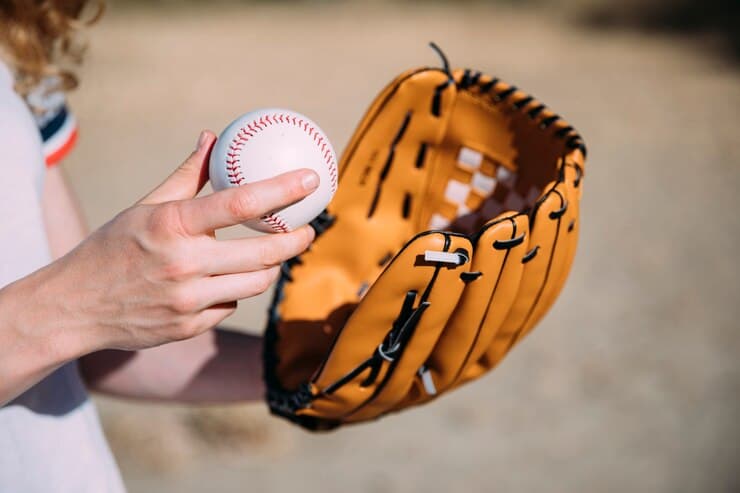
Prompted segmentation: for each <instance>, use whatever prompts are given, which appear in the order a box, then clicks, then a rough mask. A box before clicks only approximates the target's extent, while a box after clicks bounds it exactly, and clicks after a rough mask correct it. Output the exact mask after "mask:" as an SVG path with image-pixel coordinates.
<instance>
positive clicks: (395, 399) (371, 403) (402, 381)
mask: <svg viewBox="0 0 740 493" xmlns="http://www.w3.org/2000/svg"><path fill="white" fill-rule="evenodd" d="M452 238H453V246H452V247H451V249H452V250H453V251H454V250H456V249H460V248H462V249H465V250H467V251H468V252H471V251H472V245H471V244H470V241H469V240H468V239H467V238H464V237H459V236H456V237H452ZM469 265H470V264H469V263H468V264H466V266H465V268H464V269H459V268H458V269H454V270H452V269H449V268H445V267H443V268H442V270H441V271H440V276H439V277H440V279H439V281H438V282H439V285H438V286H439V287H443V289H433V290H432V291H431V293H430V295H429V298H428V299H427V301H428V302H429V304H430V305H429V308H428V309H427V310H426V311H425V312H424V315H423V316H422V317H421V319H420V321H419V324H418V326H417V328H416V330H415V331H414V333H413V335H412V337H411V338H410V340H409V342H408V346H407V348H406V349H405V350H402V351H401V354H400V355H399V358H398V359H397V360H396V361H397V363H396V366H395V368H394V366H393V365H394V363H393V362H392V363H390V364H389V367H388V371H387V373H386V374H385V376H384V377H383V381H381V382H380V383H379V384H378V386H377V388H376V390H375V391H374V395H373V397H371V398H370V399H369V400H368V401H367V403H366V404H365V405H364V406H363V407H362V408H360V409H358V410H357V411H356V412H354V413H352V414H351V415H349V416H348V418H347V420H348V421H350V422H352V421H365V420H367V419H372V418H374V417H376V416H379V415H381V414H384V413H386V412H388V411H389V410H391V409H393V410H395V409H396V408H397V406H398V403H400V402H401V401H403V400H404V399H405V398H406V397H407V396H408V394H409V391H410V390H411V388H412V385H413V384H414V382H415V380H416V378H417V377H418V375H420V374H422V372H423V371H424V363H425V361H427V359H428V358H429V355H430V354H431V352H432V350H433V349H434V346H435V345H436V343H437V341H438V339H439V336H440V335H441V334H442V331H443V330H444V327H445V325H446V323H447V321H448V320H449V317H450V314H451V312H452V311H453V310H454V307H455V305H456V304H457V303H458V302H459V298H460V296H461V295H462V292H463V290H464V286H465V275H464V273H465V272H468V273H469ZM461 274H462V276H461ZM448 282H449V283H451V285H450V286H448V284H447V283H448ZM432 308H434V311H432V310H431V309H432Z"/></svg>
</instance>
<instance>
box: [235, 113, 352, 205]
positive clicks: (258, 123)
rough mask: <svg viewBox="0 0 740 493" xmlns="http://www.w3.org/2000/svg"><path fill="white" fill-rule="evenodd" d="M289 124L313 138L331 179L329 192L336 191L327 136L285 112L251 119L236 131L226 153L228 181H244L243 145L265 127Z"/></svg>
mask: <svg viewBox="0 0 740 493" xmlns="http://www.w3.org/2000/svg"><path fill="white" fill-rule="evenodd" d="M286 123H287V124H289V125H292V126H294V127H297V128H299V129H301V130H303V131H304V132H305V133H306V134H308V136H309V137H311V139H312V140H313V142H314V144H316V147H317V148H318V149H319V151H320V152H321V156H322V158H323V159H324V162H325V163H326V166H327V169H328V171H329V179H330V181H331V183H330V186H331V192H332V193H335V192H336V191H337V180H338V174H337V163H336V161H335V160H334V158H333V153H332V152H331V148H330V147H329V142H328V140H327V138H326V137H325V136H324V135H322V133H321V132H320V131H319V130H318V129H317V128H316V127H314V126H313V125H311V124H310V123H309V122H307V121H306V120H304V119H303V118H300V117H296V116H295V115H289V114H286V113H273V114H271V115H270V114H267V115H262V116H260V117H259V118H258V119H255V120H252V121H251V122H249V123H247V124H245V125H243V126H242V127H241V128H240V129H239V131H238V132H237V133H236V135H235V136H234V138H233V139H232V140H231V143H230V144H229V150H228V152H227V153H226V157H227V159H226V170H227V177H228V179H229V183H231V184H232V185H241V184H242V183H244V181H245V178H244V174H243V172H242V167H241V158H240V154H241V151H242V150H243V149H244V146H245V145H246V144H247V142H249V141H250V140H251V139H252V138H254V137H255V136H256V135H257V134H258V133H260V132H261V131H262V130H265V129H266V128H269V127H271V126H272V125H276V124H286Z"/></svg>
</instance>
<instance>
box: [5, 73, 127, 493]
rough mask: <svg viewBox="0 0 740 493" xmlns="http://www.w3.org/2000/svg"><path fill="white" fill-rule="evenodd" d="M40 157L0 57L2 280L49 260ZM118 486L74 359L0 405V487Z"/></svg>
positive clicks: (117, 489)
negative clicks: (15, 397) (43, 214)
mask: <svg viewBox="0 0 740 493" xmlns="http://www.w3.org/2000/svg"><path fill="white" fill-rule="evenodd" d="M44 160H45V157H44V149H43V147H42V140H41V135H40V133H39V128H38V126H37V124H36V123H35V122H34V119H33V116H32V114H31V112H30V111H29V109H28V107H27V106H26V104H25V102H24V101H23V99H22V98H20V97H19V96H18V95H17V94H16V93H15V91H14V90H13V79H12V77H11V74H10V72H9V70H8V68H7V66H6V65H4V64H3V63H2V62H1V61H0V177H2V181H3V187H2V190H1V191H0V287H2V286H5V285H7V284H9V283H11V282H13V281H15V280H17V279H19V278H21V277H24V276H26V275H28V274H30V273H31V272H33V271H35V270H36V269H38V268H40V267H43V266H44V265H46V264H48V263H49V262H50V261H51V255H50V253H49V247H48V241H47V238H46V232H45V227H44V222H43V216H42V210H41V198H42V192H43V185H44V174H45V170H46V167H45V163H44ZM28 302H30V303H33V300H28ZM0 330H2V326H0ZM123 491H124V486H123V482H122V481H121V477H120V474H119V472H118V468H117V466H116V464H115V461H114V459H113V456H112V454H111V452H110V449H109V448H108V444H107V443H106V441H105V437H104V436H103V433H102V430H101V427H100V422H99V420H98V415H97V412H96V410H95V407H94V406H93V403H92V402H91V401H90V400H89V398H88V396H87V392H86V390H85V387H84V385H83V384H82V381H81V380H80V376H79V373H78V371H77V364H76V362H72V363H69V364H67V365H65V366H63V367H62V368H60V369H58V370H57V371H56V372H54V373H53V374H51V375H49V376H48V377H47V378H45V379H44V380H42V381H41V382H39V383H38V384H37V385H35V386H34V387H32V388H31V389H29V390H28V391H27V392H25V393H24V394H23V395H21V396H19V397H18V398H17V399H15V400H13V401H12V402H10V403H9V404H7V405H6V406H4V407H0V492H3V493H15V492H19V493H37V492H38V493H56V492H61V493H66V492H74V493H85V492H90V493H93V492H94V493H121V492H123Z"/></svg>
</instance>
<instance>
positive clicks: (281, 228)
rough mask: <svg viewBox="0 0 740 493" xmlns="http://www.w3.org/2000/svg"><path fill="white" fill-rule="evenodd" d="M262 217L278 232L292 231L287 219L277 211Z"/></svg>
mask: <svg viewBox="0 0 740 493" xmlns="http://www.w3.org/2000/svg"><path fill="white" fill-rule="evenodd" d="M260 219H261V220H262V222H264V223H265V224H267V225H268V226H270V228H272V230H273V231H275V232H277V233H287V232H288V231H290V228H289V227H288V223H287V222H286V221H285V219H283V218H282V217H280V216H279V215H278V214H276V213H272V214H265V215H264V216H262V217H261V218H260Z"/></svg>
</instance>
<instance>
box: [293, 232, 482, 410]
mask: <svg viewBox="0 0 740 493" xmlns="http://www.w3.org/2000/svg"><path fill="white" fill-rule="evenodd" d="M427 251H435V252H447V253H453V252H455V251H459V252H461V253H462V254H463V258H465V263H464V264H461V265H455V264H451V263H442V262H430V261H427V260H425V253H426V252H427ZM471 251H472V245H471V244H470V242H469V240H468V239H467V238H465V237H461V236H456V235H454V234H451V233H442V232H427V233H422V234H420V235H418V236H417V237H416V238H415V239H413V240H412V241H411V242H409V243H408V244H407V246H406V247H405V248H404V249H403V250H402V251H401V252H400V253H399V254H398V255H397V256H396V257H395V258H394V259H393V260H392V262H391V263H390V265H389V266H388V267H387V269H386V270H385V272H383V274H381V276H380V277H379V278H378V280H377V281H376V282H375V284H373V286H372V287H371V288H370V290H369V291H368V292H367V294H366V295H365V297H364V299H363V300H362V302H361V303H360V304H359V306H358V307H357V308H356V310H355V311H354V313H353V314H352V316H351V317H350V319H349V320H348V322H347V324H346V325H345V326H344V328H343V329H342V331H341V332H340V333H339V335H338V337H337V338H336V340H335V341H334V345H333V347H332V349H331V351H330V353H329V355H328V357H327V359H326V360H325V362H324V364H323V366H322V367H321V368H319V370H318V372H317V374H316V375H315V377H314V378H313V380H312V383H311V387H312V393H313V394H314V399H313V401H312V403H311V406H310V407H309V408H307V409H304V410H301V411H300V413H301V414H305V415H308V416H317V417H322V418H328V419H332V418H343V417H346V416H348V415H350V414H352V413H353V412H354V415H353V416H352V418H353V420H354V418H355V417H357V418H356V419H367V418H368V417H374V416H377V415H379V414H382V413H383V412H384V411H386V410H387V409H388V407H389V406H390V405H391V404H392V403H395V402H397V401H399V400H401V399H402V398H403V396H404V395H405V392H406V391H407V390H408V387H409V386H410V385H411V381H412V375H413V374H414V372H415V371H416V370H417V369H418V367H419V366H420V365H421V364H422V363H423V362H424V360H425V359H426V357H427V356H428V354H429V352H431V349H432V347H433V346H434V344H435V343H436V341H437V337H438V335H439V332H440V331H441V328H442V327H443V326H444V324H445V322H446V321H447V318H448V317H449V315H450V312H451V311H452V309H453V308H454V306H455V304H456V303H457V300H458V298H459V296H460V294H461V293H462V290H463V287H464V282H463V280H462V279H460V274H461V273H462V272H467V271H468V270H469V265H470V264H469V262H467V259H469V258H470V252H471ZM453 256H454V257H457V256H456V255H453ZM402 305H404V307H405V308H404V309H402V310H401V313H400V315H399V312H398V310H399V308H400V307H401V306H402Z"/></svg>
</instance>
